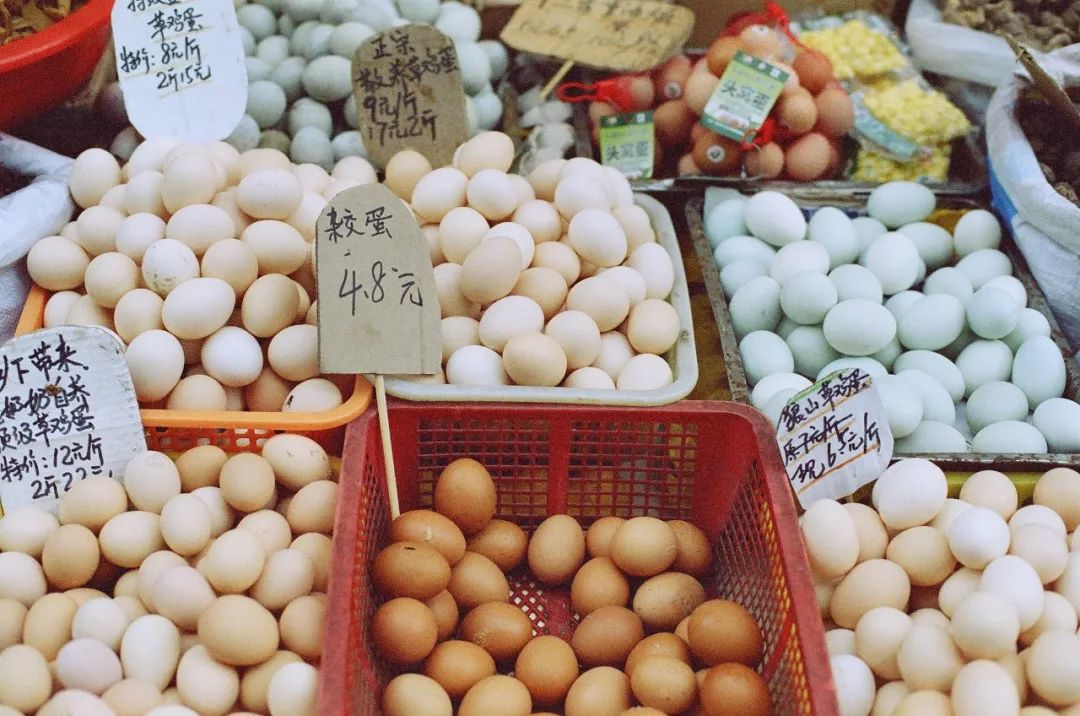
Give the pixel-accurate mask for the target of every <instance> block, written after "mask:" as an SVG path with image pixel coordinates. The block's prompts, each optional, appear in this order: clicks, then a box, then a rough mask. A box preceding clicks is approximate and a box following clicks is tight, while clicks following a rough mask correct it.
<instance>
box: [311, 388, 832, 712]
mask: <svg viewBox="0 0 1080 716" xmlns="http://www.w3.org/2000/svg"><path fill="white" fill-rule="evenodd" d="M390 424H391V430H392V432H393V439H394V460H395V464H396V467H397V475H398V490H399V494H400V499H401V509H402V511H404V510H410V509H415V508H419V507H427V506H430V505H431V489H432V484H433V481H434V480H435V478H436V477H437V476H438V474H439V472H440V471H441V470H442V468H443V467H445V466H446V465H447V463H449V462H450V461H451V460H454V459H456V458H459V457H472V458H475V459H477V460H479V461H480V462H482V463H483V464H484V465H485V466H487V468H488V470H490V472H491V474H492V476H493V477H494V479H495V483H496V487H497V489H498V494H499V503H498V514H499V516H501V517H503V518H506V519H510V520H513V521H515V522H517V523H518V524H519V525H521V526H522V527H524V528H525V529H526V530H527V531H528V530H531V529H532V528H533V527H535V526H536V525H537V524H539V522H541V521H542V520H543V519H544V518H545V517H547V516H548V515H551V514H557V513H567V514H570V515H573V516H574V517H576V518H578V519H579V520H580V521H581V522H582V523H583V524H589V523H591V522H592V521H593V520H594V519H596V518H598V517H602V516H605V515H612V514H614V515H619V516H623V517H629V516H631V515H642V514H649V515H654V516H657V517H661V518H665V519H686V520H689V521H691V522H693V523H694V524H696V525H697V526H698V527H700V528H701V529H702V530H704V531H705V533H706V534H707V535H708V536H709V538H710V539H711V540H712V542H713V545H714V547H715V555H716V560H715V561H716V569H715V573H714V576H713V577H712V578H711V580H710V581H709V582H708V583H707V587H708V588H709V590H710V592H711V593H713V594H715V595H716V596H722V597H726V598H729V599H733V600H735V601H738V602H740V603H741V604H743V605H744V606H746V607H747V608H748V609H749V610H750V611H751V612H752V613H753V615H754V616H755V617H756V618H757V619H758V621H759V623H760V624H761V626H762V629H763V631H764V634H765V643H766V651H765V658H764V660H763V662H762V669H761V672H762V674H763V675H764V676H765V678H766V679H767V680H768V683H769V688H770V690H771V692H772V696H773V701H774V704H775V712H774V713H776V714H829V715H832V714H838V713H839V709H838V707H837V703H836V696H835V690H834V686H833V683H832V676H831V673H830V671H829V663H828V656H827V653H826V649H825V637H824V630H823V627H822V622H821V617H820V616H819V614H818V608H817V602H816V600H815V597H814V590H813V586H812V584H811V578H810V568H809V565H808V563H807V561H806V557H805V553H804V551H803V547H802V543H801V541H800V539H799V528H798V524H797V521H796V512H795V506H794V503H793V501H792V498H791V490H790V488H789V486H788V483H787V479H786V477H785V474H784V470H783V467H782V466H781V462H780V456H779V454H778V453H777V451H776V443H775V440H774V438H773V435H772V429H771V427H770V426H769V425H768V423H767V421H766V420H765V418H764V417H763V416H761V415H760V414H759V413H757V412H756V411H754V410H752V409H751V408H748V407H746V406H742V405H738V404H735V403H717V402H695V401H686V402H682V403H678V404H676V405H673V406H668V407H662V408H645V409H642V408H610V407H585V406H575V407H573V408H569V409H567V408H565V407H541V406H531V405H528V406H527V405H498V404H493V405H482V406H481V405H462V404H455V403H450V404H440V405H425V404H412V403H403V402H393V403H391V407H390ZM384 475H385V471H384V467H383V460H382V452H381V443H380V439H379V429H378V418H377V417H376V415H375V412H374V411H372V410H369V411H368V412H367V413H365V414H364V415H363V416H362V417H361V418H359V419H358V420H357V421H356V422H354V423H352V424H351V425H350V426H349V429H348V433H347V435H346V438H345V452H344V456H343V458H342V471H341V478H340V488H339V489H340V492H339V501H338V513H337V522H336V525H335V532H334V552H333V568H332V571H331V575H332V576H331V578H330V588H329V592H330V593H329V605H328V606H329V608H328V609H327V623H326V641H325V645H324V649H323V661H322V669H321V672H320V678H321V683H320V689H319V709H318V712H319V713H320V714H322V715H323V716H326V715H327V714H364V715H365V716H366V715H368V714H377V713H379V697H380V694H381V691H382V687H383V685H384V684H385V683H386V682H387V681H388V679H389V678H391V677H392V676H393V673H394V672H393V671H391V670H390V669H388V668H387V667H386V666H385V664H384V663H383V662H382V660H381V659H380V657H379V655H378V654H377V653H375V651H374V649H373V646H372V644H371V642H370V639H369V634H368V628H369V622H370V619H371V615H372V613H373V612H374V610H375V608H376V607H377V606H378V603H379V597H378V595H377V594H376V592H375V589H374V587H373V586H372V583H371V579H370V578H369V576H368V565H369V564H370V563H371V560H372V559H373V557H374V555H375V554H376V553H377V552H378V551H379V550H380V549H381V548H382V547H384V546H385V545H386V540H387V530H388V525H389V521H390V518H389V508H388V506H387V497H386V487H385V477H384ZM510 584H511V589H512V591H513V595H512V600H513V601H514V602H515V603H517V604H519V605H520V606H521V608H522V609H524V610H525V611H526V612H527V613H528V614H529V617H530V618H531V619H532V621H533V623H534V631H535V632H536V633H537V634H555V635H558V636H561V637H564V638H569V636H570V634H571V633H572V631H573V627H574V624H576V621H577V618H576V616H575V615H574V614H573V612H572V610H571V608H570V606H569V596H568V593H567V590H564V589H562V590H561V589H551V588H548V587H544V586H542V585H538V584H537V583H535V582H533V581H532V580H531V578H530V576H529V574H528V573H527V572H524V571H519V572H517V573H515V574H513V575H511V577H510Z"/></svg>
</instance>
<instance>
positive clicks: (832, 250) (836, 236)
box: [806, 206, 861, 268]
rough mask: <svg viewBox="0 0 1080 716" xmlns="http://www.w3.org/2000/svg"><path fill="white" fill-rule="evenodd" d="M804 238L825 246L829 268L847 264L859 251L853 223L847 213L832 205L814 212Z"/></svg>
mask: <svg viewBox="0 0 1080 716" xmlns="http://www.w3.org/2000/svg"><path fill="white" fill-rule="evenodd" d="M806 238H808V239H810V240H811V241H814V242H816V243H819V244H821V245H822V246H824V247H825V250H826V251H828V253H829V267H830V268H836V267H837V266H841V265H844V264H849V263H851V262H853V261H854V260H855V259H856V258H858V256H859V254H860V253H861V251H860V250H859V236H858V234H857V232H856V231H855V225H854V224H853V223H852V221H851V219H850V218H848V215H847V214H845V213H844V212H842V211H840V210H839V209H837V208H835V207H832V206H825V207H822V208H820V209H818V210H817V211H815V212H814V215H813V216H811V217H810V222H809V224H808V225H807V232H806Z"/></svg>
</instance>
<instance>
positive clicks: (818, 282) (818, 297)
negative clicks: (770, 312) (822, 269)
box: [780, 244, 837, 326]
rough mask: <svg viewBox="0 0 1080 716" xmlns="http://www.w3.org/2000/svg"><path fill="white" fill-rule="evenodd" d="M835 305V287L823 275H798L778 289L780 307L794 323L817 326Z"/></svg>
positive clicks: (813, 273)
mask: <svg viewBox="0 0 1080 716" xmlns="http://www.w3.org/2000/svg"><path fill="white" fill-rule="evenodd" d="M788 246H795V244H788ZM785 248H787V247H785ZM781 251H783V249H781ZM836 303H837V293H836V286H835V284H833V282H832V281H830V280H829V277H828V276H826V275H825V274H823V273H816V272H811V271H804V272H802V273H798V274H796V275H794V276H792V277H791V278H789V279H788V280H787V281H786V282H784V283H783V287H782V288H781V289H780V307H781V308H782V309H783V311H784V314H785V315H786V316H787V317H788V318H790V319H791V320H793V321H795V322H796V323H801V324H804V325H811V326H813V325H819V324H820V323H821V322H822V321H824V320H825V316H826V315H827V314H828V313H829V309H831V308H832V307H833V306H835V305H836Z"/></svg>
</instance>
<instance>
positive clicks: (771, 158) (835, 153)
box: [589, 25, 855, 181]
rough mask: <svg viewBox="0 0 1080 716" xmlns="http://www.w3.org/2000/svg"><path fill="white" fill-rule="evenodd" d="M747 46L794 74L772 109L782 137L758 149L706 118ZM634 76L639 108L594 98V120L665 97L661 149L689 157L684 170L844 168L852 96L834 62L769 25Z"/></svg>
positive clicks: (815, 171) (806, 177)
mask: <svg viewBox="0 0 1080 716" xmlns="http://www.w3.org/2000/svg"><path fill="white" fill-rule="evenodd" d="M739 50H741V51H743V52H746V53H748V54H750V55H753V56H754V57H757V58H760V59H763V60H766V61H768V62H770V63H771V64H773V65H775V66H777V67H779V68H780V69H782V70H783V71H784V72H787V73H788V74H789V77H788V80H787V82H786V84H785V86H784V89H783V92H782V94H781V96H780V98H779V99H778V100H777V102H776V105H774V107H773V109H772V112H771V115H770V116H772V117H773V118H774V119H775V121H776V123H777V127H776V129H777V131H776V135H775V140H774V141H770V142H767V143H765V144H763V145H762V146H760V147H756V148H751V149H744V148H743V147H742V146H741V145H740V143H739V142H737V141H734V140H731V139H729V138H727V137H724V136H721V135H719V134H717V133H715V132H712V131H710V130H709V129H707V128H706V127H704V126H702V125H701V124H699V123H698V122H699V120H700V119H701V116H702V114H704V111H705V105H706V104H707V103H708V101H709V98H710V97H711V96H712V94H713V91H714V90H715V89H716V87H717V85H719V83H720V77H721V76H722V75H723V74H724V70H725V69H726V68H727V66H728V63H729V62H731V60H732V58H733V57H734V56H735V53H736V51H739ZM789 63H790V64H789ZM631 82H632V84H630V86H629V89H630V94H631V96H632V97H633V100H634V101H633V106H631V107H628V108H621V109H620V110H616V108H614V107H612V106H611V105H610V104H606V103H599V102H597V103H593V105H592V106H591V107H590V110H589V114H590V116H591V117H592V119H593V122H594V126H595V125H596V124H598V123H599V121H600V118H601V117H603V116H605V115H609V114H614V113H616V112H617V111H633V110H640V109H648V108H649V107H651V106H652V105H653V104H654V102H658V103H659V104H657V106H656V109H655V110H654V112H653V122H654V125H655V127H656V139H657V149H658V151H660V150H661V148H662V150H663V151H664V152H668V153H671V156H673V157H674V156H680V155H681V158H680V159H679V160H678V173H679V174H680V175H685V174H702V173H704V174H718V175H736V176H737V175H740V174H741V173H744V172H745V174H746V175H747V176H750V177H756V178H765V179H775V178H777V177H780V176H781V175H783V176H785V177H786V178H789V179H795V180H797V181H814V180H817V179H826V178H830V177H833V176H835V175H836V174H837V172H838V171H839V170H840V169H841V165H842V161H843V156H842V153H841V147H840V139H841V138H842V137H844V136H845V135H846V134H847V133H848V132H849V131H850V130H851V127H852V125H853V124H854V121H855V115H854V111H853V108H852V104H851V99H850V98H849V97H848V95H847V92H846V91H844V89H843V88H841V87H840V85H839V84H838V83H837V82H836V80H835V78H834V77H833V72H832V67H831V66H830V64H829V60H828V59H826V58H825V56H824V55H822V54H820V53H818V52H815V51H812V50H807V49H805V48H792V47H791V45H790V44H788V43H787V42H786V40H785V39H784V38H782V37H781V36H780V34H779V33H777V32H776V31H775V30H773V29H772V28H770V27H767V26H765V25H751V26H750V27H747V28H746V29H745V30H743V31H742V32H741V33H740V34H739V36H738V37H720V38H719V39H717V40H716V42H714V43H713V45H712V46H711V47H710V48H709V51H708V53H707V54H706V56H705V57H703V58H701V59H700V60H699V61H698V62H697V63H696V64H691V61H690V60H689V59H688V58H686V57H684V56H681V55H680V56H676V57H674V58H672V59H671V60H669V61H668V62H667V63H665V64H664V65H662V66H661V67H660V68H658V69H657V70H656V71H655V72H654V73H653V75H652V80H651V81H650V79H649V78H648V77H643V78H637V79H636V80H632V81H631ZM654 85H655V86H654ZM594 131H598V130H594ZM659 163H660V162H659V161H658V162H657V164H659Z"/></svg>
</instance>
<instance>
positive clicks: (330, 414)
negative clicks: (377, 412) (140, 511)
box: [0, 0, 372, 454]
mask: <svg viewBox="0 0 1080 716" xmlns="http://www.w3.org/2000/svg"><path fill="white" fill-rule="evenodd" d="M0 1H2V0H0ZM48 299H49V292H48V291H46V290H45V289H43V288H41V287H40V286H33V287H32V288H31V289H30V295H29V296H27V298H26V304H25V305H24V306H23V310H22V313H21V314H19V322H18V323H17V324H16V325H15V335H16V336H22V335H26V334H27V333H32V332H33V331H36V330H37V329H39V328H41V327H42V326H43V325H45V302H46V301H48ZM371 393H372V388H371V384H370V383H368V382H367V381H366V380H364V378H363V377H362V376H359V375H358V376H356V383H355V384H354V386H353V392H352V395H350V396H349V397H348V398H346V399H345V402H344V403H342V404H341V405H339V406H338V407H336V408H334V409H333V410H327V411H325V412H322V413H264V412H255V411H221V412H202V411H196V410H140V411H139V415H140V417H141V418H142V422H143V426H144V427H145V428H146V435H147V440H149V439H150V435H151V434H152V433H155V432H160V433H162V435H164V436H166V437H167V438H168V439H169V440H170V441H171V442H175V443H177V444H178V447H169V448H160V449H168V450H183V449H186V448H188V447H192V446H194V445H198V444H206V443H210V444H213V445H218V446H220V447H222V448H228V447H229V446H230V445H233V444H234V443H235V441H237V440H239V441H240V442H241V443H246V442H247V441H251V440H256V441H258V442H259V443H260V444H261V441H262V440H265V439H266V438H267V437H269V436H270V435H273V434H274V433H297V434H299V435H306V436H308V437H309V438H313V439H314V440H315V441H316V442H318V443H321V444H323V447H325V448H327V449H328V450H332V451H333V453H334V454H340V453H341V449H342V445H343V443H344V440H345V426H346V425H347V424H348V423H349V421H350V420H353V419H355V418H356V417H357V416H359V415H360V414H361V413H363V412H364V409H365V408H367V406H368V403H370V402H371Z"/></svg>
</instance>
